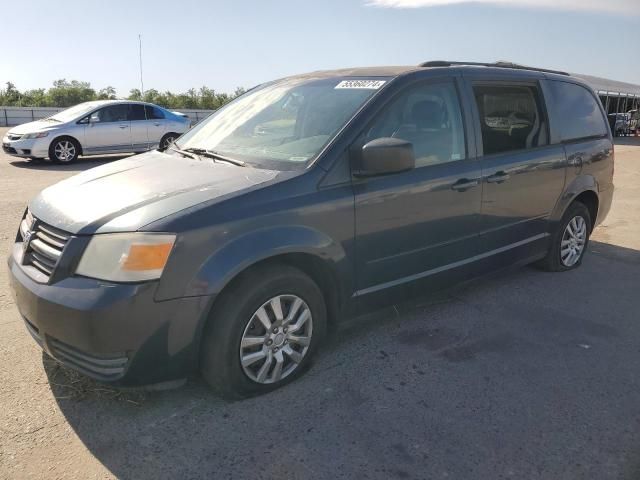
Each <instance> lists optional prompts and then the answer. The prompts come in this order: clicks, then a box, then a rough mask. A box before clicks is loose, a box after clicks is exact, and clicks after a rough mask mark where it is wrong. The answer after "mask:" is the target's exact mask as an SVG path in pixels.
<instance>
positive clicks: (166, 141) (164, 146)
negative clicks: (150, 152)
mask: <svg viewBox="0 0 640 480" xmlns="http://www.w3.org/2000/svg"><path fill="white" fill-rule="evenodd" d="M175 141H176V137H167V138H165V139H164V142H162V145H161V147H162V150H166V149H167V148H169V147H170V146H171V144H172V143H173V142H175Z"/></svg>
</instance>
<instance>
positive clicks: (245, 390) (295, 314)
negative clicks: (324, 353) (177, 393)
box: [200, 265, 327, 398]
mask: <svg viewBox="0 0 640 480" xmlns="http://www.w3.org/2000/svg"><path fill="white" fill-rule="evenodd" d="M326 315H327V314H326V308H325V303H324V298H323V295H322V292H321V290H320V288H319V287H318V286H317V285H316V284H315V282H314V281H313V280H311V278H309V277H308V276H307V275H305V274H304V273H303V272H301V271H300V270H298V269H296V268H293V267H289V266H285V265H271V266H265V267H258V268H256V269H255V270H254V271H251V272H249V273H247V274H245V275H243V277H242V278H241V279H240V280H239V281H237V282H236V283H235V284H234V285H232V286H231V287H230V289H229V290H228V291H226V292H225V293H223V295H222V297H221V298H220V299H219V300H218V302H217V303H216V306H215V307H214V309H213V311H212V314H211V317H210V318H209V321H208V324H207V326H206V327H205V332H204V335H203V341H202V355H201V362H200V368H201V371H202V374H203V377H204V378H205V380H206V381H207V382H208V383H209V385H211V386H212V387H213V388H214V389H215V390H217V391H219V392H221V393H222V394H223V395H225V396H227V397H236V398H239V397H247V396H251V395H256V394H261V393H266V392H268V391H271V390H274V389H276V388H278V387H280V386H282V385H284V384H286V383H288V382H290V381H291V380H293V379H295V378H296V377H297V376H299V375H300V374H302V373H303V372H304V371H305V370H306V368H307V367H308V366H309V362H310V360H311V357H312V356H313V354H314V353H315V351H316V349H317V347H318V345H319V343H320V341H321V340H322V338H323V337H324V334H325V330H326Z"/></svg>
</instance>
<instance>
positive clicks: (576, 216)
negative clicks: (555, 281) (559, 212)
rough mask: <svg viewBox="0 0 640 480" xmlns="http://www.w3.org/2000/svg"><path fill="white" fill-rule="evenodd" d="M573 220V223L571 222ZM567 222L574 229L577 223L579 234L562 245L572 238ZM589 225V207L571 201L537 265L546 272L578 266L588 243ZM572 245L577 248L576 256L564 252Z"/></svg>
mask: <svg viewBox="0 0 640 480" xmlns="http://www.w3.org/2000/svg"><path fill="white" fill-rule="evenodd" d="M580 219H581V220H580ZM574 220H575V223H572V222H574ZM569 224H571V225H572V227H571V229H572V230H576V227H577V226H578V225H579V226H580V228H579V230H578V232H579V233H580V235H577V237H575V238H576V239H577V240H576V241H575V242H572V243H570V244H569V245H567V244H565V245H563V242H566V241H571V240H572V237H571V235H570V234H569V232H568V228H569ZM591 225H592V220H591V215H590V214H589V209H588V208H587V207H586V206H585V205H584V204H583V203H581V202H578V201H576V202H573V203H572V204H571V205H570V206H569V208H567V211H566V212H565V213H564V215H563V216H562V220H561V221H560V224H559V226H558V229H557V230H556V232H555V233H554V234H553V236H552V239H551V248H550V249H549V252H548V253H547V256H546V257H545V258H544V259H542V260H541V261H540V262H539V263H538V264H537V265H538V266H539V267H540V268H542V269H543V270H546V271H548V272H564V271H567V270H573V269H575V268H578V267H579V266H580V265H581V264H582V259H583V258H584V254H585V252H586V251H587V247H588V245H589V237H590V235H591ZM582 232H583V233H582ZM572 246H575V249H576V250H577V249H579V253H578V254H577V256H575V255H570V256H567V255H566V254H565V253H564V252H566V251H567V250H566V248H569V249H571V248H572ZM563 247H564V248H565V250H564V251H563V250H562V249H563ZM580 247H581V248H580ZM568 260H570V261H568Z"/></svg>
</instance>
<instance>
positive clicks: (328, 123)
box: [176, 77, 386, 170]
mask: <svg viewBox="0 0 640 480" xmlns="http://www.w3.org/2000/svg"><path fill="white" fill-rule="evenodd" d="M385 82H386V79H385V78H379V77H378V78H375V79H363V78H353V77H350V78H344V77H342V78H339V77H333V78H330V79H317V78H316V79H310V78H308V77H307V78H289V79H285V80H281V81H277V82H274V83H270V84H267V85H264V86H261V87H258V88H255V89H254V90H251V91H249V92H248V93H246V94H244V95H242V96H241V97H239V98H237V99H236V100H234V101H233V102H231V103H229V104H228V105H227V106H225V107H224V108H222V109H220V110H219V111H218V112H216V113H214V114H213V115H212V116H210V117H209V118H208V119H207V120H205V121H203V122H202V123H201V124H200V125H198V126H196V127H195V128H194V129H193V130H191V131H190V132H188V133H186V134H185V135H183V136H182V137H181V138H180V139H179V140H178V142H177V143H176V145H177V147H178V148H180V149H182V150H191V149H193V150H201V151H204V150H206V151H208V152H213V153H215V154H219V155H223V156H225V157H229V158H234V159H237V160H242V161H243V162H246V163H248V164H249V165H257V166H264V167H266V168H276V169H283V170H288V169H295V168H300V167H304V166H305V165H307V164H308V163H309V162H310V161H312V160H313V159H314V158H315V157H316V156H317V155H318V154H319V153H320V152H321V151H322V149H323V148H324V146H325V145H327V144H328V143H329V142H330V141H331V139H332V138H333V137H334V136H335V135H336V134H337V133H338V132H339V131H340V129H341V128H342V127H343V126H344V125H345V124H346V123H347V122H348V121H349V120H350V119H351V117H353V115H354V114H355V113H356V112H357V111H358V110H359V109H360V107H362V105H363V104H364V103H365V102H366V101H367V100H368V99H369V98H370V97H371V96H372V95H373V94H374V93H375V92H376V91H377V90H378V89H379V88H380V87H381V86H382V85H384V83H385Z"/></svg>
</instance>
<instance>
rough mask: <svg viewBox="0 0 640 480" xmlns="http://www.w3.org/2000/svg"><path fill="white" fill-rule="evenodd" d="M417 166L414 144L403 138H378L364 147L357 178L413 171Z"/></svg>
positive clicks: (356, 174)
mask: <svg viewBox="0 0 640 480" xmlns="http://www.w3.org/2000/svg"><path fill="white" fill-rule="evenodd" d="M415 166H416V159H415V155H414V153H413V144H412V143H411V142H407V141H406V140H402V139H401V138H389V137H384V138H377V139H375V140H371V141H370V142H369V143H367V144H366V145H365V146H364V147H362V156H361V167H360V170H358V171H356V172H354V175H355V176H356V177H374V176H378V175H388V174H391V173H400V172H406V171H407V170H411V169H413V168H414V167H415Z"/></svg>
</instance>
